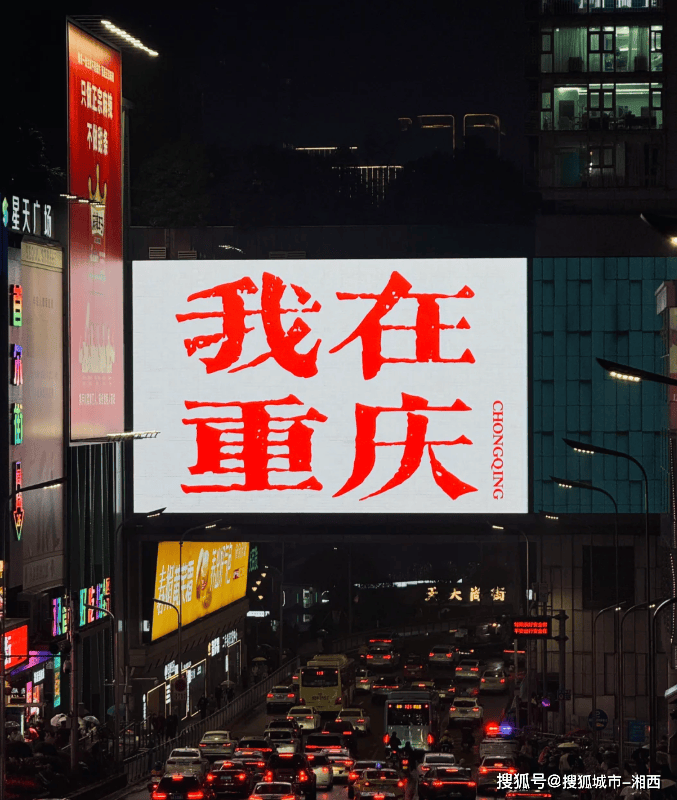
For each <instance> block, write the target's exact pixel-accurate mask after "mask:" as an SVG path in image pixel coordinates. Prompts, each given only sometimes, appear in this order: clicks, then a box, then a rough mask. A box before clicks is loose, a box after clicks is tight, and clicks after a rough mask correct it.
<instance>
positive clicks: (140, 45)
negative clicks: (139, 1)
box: [101, 19, 159, 56]
mask: <svg viewBox="0 0 677 800" xmlns="http://www.w3.org/2000/svg"><path fill="white" fill-rule="evenodd" d="M101 24H102V25H103V26H104V27H105V28H107V29H108V30H109V31H110V33H113V34H115V36H119V37H120V38H121V39H124V40H125V41H126V42H129V44H132V45H134V47H136V48H138V49H139V50H143V51H144V53H148V55H149V56H157V55H159V53H158V52H157V50H151V49H150V47H146V45H145V44H143V43H142V42H141V41H139V39H137V38H136V37H134V36H132V35H131V34H129V33H127V31H124V30H122V28H118V26H117V25H113V23H112V22H110V21H109V20H107V19H102V20H101Z"/></svg>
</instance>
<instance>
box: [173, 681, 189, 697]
mask: <svg viewBox="0 0 677 800" xmlns="http://www.w3.org/2000/svg"><path fill="white" fill-rule="evenodd" d="M187 689H188V683H187V682H186V679H185V678H184V677H183V675H181V676H179V677H177V678H175V679H174V680H173V681H172V702H174V703H184V702H185V701H186V697H187V695H186V690H187Z"/></svg>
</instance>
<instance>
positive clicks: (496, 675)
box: [484, 670, 501, 678]
mask: <svg viewBox="0 0 677 800" xmlns="http://www.w3.org/2000/svg"><path fill="white" fill-rule="evenodd" d="M484 677H485V678H500V677H501V673H500V672H496V671H495V670H487V671H486V672H485V673H484Z"/></svg>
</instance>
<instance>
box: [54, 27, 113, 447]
mask: <svg viewBox="0 0 677 800" xmlns="http://www.w3.org/2000/svg"><path fill="white" fill-rule="evenodd" d="M121 80H122V70H121V58H120V53H119V52H118V51H117V50H114V49H113V48H111V47H109V46H107V45H105V44H103V43H102V42H100V41H99V40H98V39H95V38H94V37H92V36H90V35H89V34H87V33H85V32H84V31H82V30H80V29H79V28H77V27H76V26H75V25H72V24H69V25H68V119H69V130H68V136H69V147H68V151H69V159H68V164H69V173H68V186H69V188H68V191H69V193H70V194H71V195H74V196H75V197H76V198H77V199H78V201H77V202H73V203H71V204H70V206H69V211H70V271H69V276H70V281H69V283H70V330H71V344H70V375H71V393H70V397H71V405H70V413H71V439H88V438H92V437H102V436H105V435H106V434H108V433H116V432H118V431H123V430H124V429H125V426H124V372H123V368H124V365H123V361H124V359H123V358H122V354H123V315H122V307H123V287H122V170H121V135H120V134H121V122H122V93H121ZM81 201H82V202H81Z"/></svg>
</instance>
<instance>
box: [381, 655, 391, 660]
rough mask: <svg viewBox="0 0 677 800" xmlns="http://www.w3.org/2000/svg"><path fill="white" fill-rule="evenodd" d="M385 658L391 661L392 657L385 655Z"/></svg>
mask: <svg viewBox="0 0 677 800" xmlns="http://www.w3.org/2000/svg"><path fill="white" fill-rule="evenodd" d="M383 658H385V660H386V661H389V660H390V659H391V658H392V656H391V655H385V656H383Z"/></svg>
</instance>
